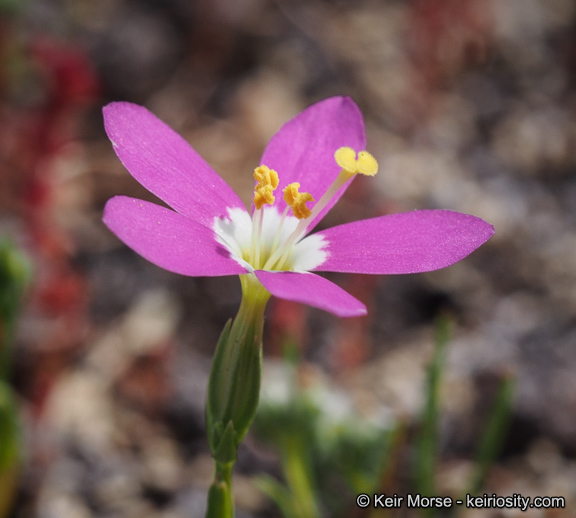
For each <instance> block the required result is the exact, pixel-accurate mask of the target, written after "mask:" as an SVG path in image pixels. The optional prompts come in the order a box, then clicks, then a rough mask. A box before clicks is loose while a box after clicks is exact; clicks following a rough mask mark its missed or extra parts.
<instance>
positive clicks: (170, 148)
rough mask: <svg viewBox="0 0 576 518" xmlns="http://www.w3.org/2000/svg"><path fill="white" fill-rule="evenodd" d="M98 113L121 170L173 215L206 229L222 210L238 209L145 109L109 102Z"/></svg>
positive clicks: (230, 194)
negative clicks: (180, 215)
mask: <svg viewBox="0 0 576 518" xmlns="http://www.w3.org/2000/svg"><path fill="white" fill-rule="evenodd" d="M103 113H104V126H105V128H106V133H107V134H108V137H109V138H110V140H111V141H112V145H113V146H114V150H115V151H116V154H117V155H118V158H120V160H121V161H122V163H123V164H124V166H125V167H126V169H128V171H130V174H131V175H132V176H133V177H134V178H136V180H138V182H140V183H141V184H142V185H143V186H144V187H146V189H148V190H149V191H150V192H152V193H154V194H155V195H156V196H158V197H159V198H160V199H161V200H163V201H165V202H166V203H167V204H168V205H170V206H171V207H172V208H173V209H174V210H176V211H178V212H180V213H181V214H184V215H185V216H189V217H190V218H193V219H194V220H195V221H197V222H198V223H202V224H203V225H208V226H210V225H211V224H212V222H213V221H214V219H215V217H217V216H223V215H225V214H226V208H228V207H231V208H233V207H244V205H243V204H242V201H241V200H240V198H238V196H237V195H236V194H235V193H234V191H233V190H232V188H231V187H230V186H229V185H228V184H227V183H226V182H225V181H224V180H223V179H222V178H221V177H220V176H219V175H218V174H217V173H216V172H215V171H214V170H213V169H212V168H211V167H210V166H209V165H208V164H207V163H206V161H205V160H204V159H203V158H202V157H201V156H200V155H199V154H198V153H196V151H194V149H192V147H191V146H190V144H188V142H186V141H185V140H184V139H183V138H182V137H181V136H180V135H178V133H176V132H175V131H174V130H173V129H171V128H170V127H169V126H167V125H166V124H164V123H163V122H162V121H161V120H160V119H158V118H157V117H156V116H155V115H153V114H152V113H150V112H149V111H148V110H147V109H146V108H144V107H142V106H138V105H136V104H131V103H126V102H115V103H111V104H109V105H107V106H105V107H104V109H103Z"/></svg>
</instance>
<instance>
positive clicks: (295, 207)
mask: <svg viewBox="0 0 576 518" xmlns="http://www.w3.org/2000/svg"><path fill="white" fill-rule="evenodd" d="M299 188H300V184H299V183H298V182H294V183H291V184H289V185H287V186H286V187H285V188H284V190H283V191H282V192H283V193H284V201H285V202H286V204H287V205H288V206H289V207H290V208H291V209H292V212H293V214H294V216H296V217H297V218H298V219H306V218H307V217H308V216H310V214H312V211H311V210H310V209H309V208H308V207H306V202H309V201H314V198H313V197H312V195H311V194H310V193H309V192H298V189H299Z"/></svg>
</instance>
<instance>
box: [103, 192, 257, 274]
mask: <svg viewBox="0 0 576 518" xmlns="http://www.w3.org/2000/svg"><path fill="white" fill-rule="evenodd" d="M103 220H104V223H105V224H106V225H107V226H108V228H109V229H110V230H111V231H112V232H114V234H116V235H117V236H118V237H119V238H120V240H121V241H123V242H124V243H125V244H127V245H128V246H129V247H130V248H132V250H134V251H135V252H137V253H138V254H140V255H141V256H142V257H144V258H146V259H148V261H150V262H152V263H154V264H155V265H157V266H160V267H161V268H164V269H166V270H169V271H171V272H174V273H180V274H182V275H194V276H209V277H211V276H218V275H234V274H240V273H246V269H245V268H244V267H242V265H241V264H240V263H239V262H238V261H236V260H234V259H233V258H232V257H231V254H230V252H229V251H228V249H226V248H225V247H224V246H222V245H221V244H220V243H218V242H217V241H216V236H215V234H214V232H213V231H212V230H210V229H209V228H207V227H205V226H203V225H200V224H199V223H196V222H195V221H193V220H191V219H189V218H187V217H185V216H182V215H181V214H179V213H177V212H174V211H172V210H170V209H167V208H165V207H160V206H159V205H155V204H154V203H149V202H147V201H143V200H138V199H135V198H128V197H126V196H115V197H114V198H111V199H110V200H108V203H106V207H105V208H104V218H103Z"/></svg>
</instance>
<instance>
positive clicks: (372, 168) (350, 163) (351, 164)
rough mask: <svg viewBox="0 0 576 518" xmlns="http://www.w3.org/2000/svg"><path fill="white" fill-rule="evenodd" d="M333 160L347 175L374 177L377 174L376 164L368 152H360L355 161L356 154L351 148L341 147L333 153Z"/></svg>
mask: <svg viewBox="0 0 576 518" xmlns="http://www.w3.org/2000/svg"><path fill="white" fill-rule="evenodd" d="M334 159H335V160H336V163H337V164H338V165H339V166H340V167H341V168H342V169H343V170H344V171H346V172H347V173H348V174H349V175H355V174H357V173H360V174H364V175H367V176H374V175H375V174H376V173H377V172H378V162H377V161H376V159H375V158H374V157H373V156H372V155H371V154H370V153H368V151H360V153H358V160H356V152H355V151H354V150H353V149H352V148H349V147H341V148H340V149H337V150H336V152H335V153H334Z"/></svg>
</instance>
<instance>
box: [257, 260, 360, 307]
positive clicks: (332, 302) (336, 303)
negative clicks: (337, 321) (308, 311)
mask: <svg viewBox="0 0 576 518" xmlns="http://www.w3.org/2000/svg"><path fill="white" fill-rule="evenodd" d="M254 273H255V274H256V277H258V280H259V281H260V282H261V283H262V284H263V285H264V287H265V288H266V289H267V290H268V291H269V292H270V293H272V295H274V296H275V297H278V298H281V299H286V300H292V301H294V302H302V303H303V304H308V305H309V306H314V307H315V308H320V309H323V310H325V311H329V312H330V313H334V314H335V315H337V316H339V317H360V316H362V315H365V314H366V306H365V305H364V304H362V302H360V301H359V300H358V299H356V298H354V297H353V296H352V295H350V294H349V293H348V292H346V291H344V290H343V289H342V288H340V287H339V286H337V285H336V284H334V283H333V282H330V281H329V280H327V279H325V278H324V277H320V276H319V275H315V274H313V273H308V272H303V273H299V272H270V271H265V270H256V271H255V272H254Z"/></svg>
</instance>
